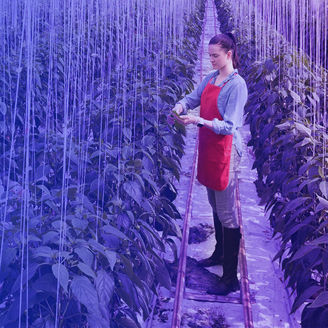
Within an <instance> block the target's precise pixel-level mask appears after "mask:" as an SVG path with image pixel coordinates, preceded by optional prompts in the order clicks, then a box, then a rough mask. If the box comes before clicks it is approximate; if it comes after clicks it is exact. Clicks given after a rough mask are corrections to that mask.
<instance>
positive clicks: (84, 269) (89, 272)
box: [77, 262, 96, 278]
mask: <svg viewBox="0 0 328 328" xmlns="http://www.w3.org/2000/svg"><path fill="white" fill-rule="evenodd" d="M77 266H78V268H79V269H80V270H81V271H82V272H83V273H85V274H86V275H87V276H90V277H91V278H96V275H95V273H94V272H93V270H92V269H91V268H90V267H89V266H88V265H86V264H85V263H83V262H80V263H79V264H78V265H77Z"/></svg>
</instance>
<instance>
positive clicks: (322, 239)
mask: <svg viewBox="0 0 328 328" xmlns="http://www.w3.org/2000/svg"><path fill="white" fill-rule="evenodd" d="M326 243H328V233H326V234H324V235H322V236H320V237H318V238H316V239H313V240H311V242H310V243H309V245H313V246H318V245H320V244H326Z"/></svg>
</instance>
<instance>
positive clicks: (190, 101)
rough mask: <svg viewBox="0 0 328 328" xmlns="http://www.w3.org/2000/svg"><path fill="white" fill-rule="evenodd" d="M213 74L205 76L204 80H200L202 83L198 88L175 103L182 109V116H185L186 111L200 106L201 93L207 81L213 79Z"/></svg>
mask: <svg viewBox="0 0 328 328" xmlns="http://www.w3.org/2000/svg"><path fill="white" fill-rule="evenodd" d="M215 73H216V72H211V73H209V74H208V75H206V76H205V77H204V79H203V80H202V82H201V83H200V84H199V86H198V87H197V88H196V89H195V90H194V91H192V92H191V93H189V94H188V95H186V96H185V97H184V98H183V99H181V100H179V101H178V102H177V103H178V104H181V105H182V107H183V112H182V114H187V110H188V109H194V108H196V107H197V106H199V105H200V99H201V96H202V93H203V91H204V89H205V87H206V85H207V83H208V81H209V80H210V79H211V77H213V76H214V75H215Z"/></svg>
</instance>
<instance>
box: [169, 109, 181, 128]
mask: <svg viewBox="0 0 328 328" xmlns="http://www.w3.org/2000/svg"><path fill="white" fill-rule="evenodd" d="M182 112H183V107H182V105H181V104H176V105H175V106H174V108H173V109H172V111H171V113H170V114H169V115H168V116H167V123H168V124H169V125H173V124H174V121H175V120H177V121H178V122H180V123H183V122H182V121H181V120H180V118H179V117H178V115H179V114H180V113H182Z"/></svg>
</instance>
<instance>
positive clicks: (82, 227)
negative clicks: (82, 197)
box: [72, 218, 89, 231]
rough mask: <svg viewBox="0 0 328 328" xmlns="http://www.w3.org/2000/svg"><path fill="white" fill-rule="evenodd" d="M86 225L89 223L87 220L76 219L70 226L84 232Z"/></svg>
mask: <svg viewBox="0 0 328 328" xmlns="http://www.w3.org/2000/svg"><path fill="white" fill-rule="evenodd" d="M88 224H89V222H88V221H87V220H81V219H77V218H73V219H72V225H73V227H74V228H75V229H79V230H82V231H84V230H85V229H86V228H87V226H88Z"/></svg>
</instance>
